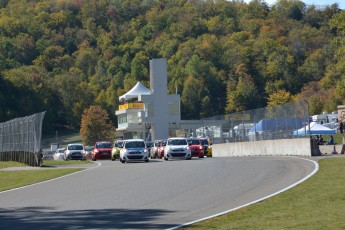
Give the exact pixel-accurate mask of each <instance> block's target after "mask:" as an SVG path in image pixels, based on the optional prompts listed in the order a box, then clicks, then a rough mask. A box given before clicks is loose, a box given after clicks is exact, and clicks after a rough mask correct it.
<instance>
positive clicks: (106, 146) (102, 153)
mask: <svg viewBox="0 0 345 230" xmlns="http://www.w3.org/2000/svg"><path fill="white" fill-rule="evenodd" d="M112 149H113V144H112V143H111V142H110V141H98V142H96V143H95V145H94V146H93V148H92V154H91V157H92V158H91V159H92V160H93V161H95V160H100V159H110V158H111V150H112Z"/></svg>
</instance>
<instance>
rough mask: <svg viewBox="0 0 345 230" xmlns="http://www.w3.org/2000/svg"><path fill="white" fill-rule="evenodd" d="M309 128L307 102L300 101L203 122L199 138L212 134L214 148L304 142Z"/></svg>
mask: <svg viewBox="0 0 345 230" xmlns="http://www.w3.org/2000/svg"><path fill="white" fill-rule="evenodd" d="M308 124H309V105H308V102H307V101H299V102H292V103H287V104H282V105H277V106H271V107H265V108H260V109H255V110H247V111H243V112H237V113H230V114H224V115H218V116H214V117H208V118H204V119H202V120H201V124H199V128H197V129H196V135H197V136H207V132H209V133H210V135H211V136H212V142H213V143H215V144H216V143H227V142H245V141H247V142H249V141H263V140H277V139H292V138H305V137H308V136H309V132H308Z"/></svg>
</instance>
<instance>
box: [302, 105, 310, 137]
mask: <svg viewBox="0 0 345 230" xmlns="http://www.w3.org/2000/svg"><path fill="white" fill-rule="evenodd" d="M304 101H305V102H306V103H307V109H308V111H307V112H308V129H309V138H310V137H311V130H310V114H309V103H308V101H307V100H304Z"/></svg>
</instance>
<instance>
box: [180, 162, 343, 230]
mask: <svg viewBox="0 0 345 230" xmlns="http://www.w3.org/2000/svg"><path fill="white" fill-rule="evenodd" d="M319 165H320V169H319V171H318V172H317V173H316V174H315V175H314V176H313V177H311V178H310V179H308V180H307V181H305V182H303V183H302V184H300V185H298V186H296V187H294V188H292V189H290V190H288V191H286V192H284V193H282V194H279V195H277V196H275V197H272V198H270V199H267V200H265V201H262V202H260V203H257V204H254V205H250V206H248V207H245V208H242V209H239V210H237V211H234V212H231V213H228V214H226V215H222V216H219V217H216V218H213V219H210V220H207V221H203V222H200V223H197V224H194V225H191V226H188V227H186V229H265V230H267V229H274V230H276V229H308V230H309V229H345V221H344V213H345V158H328V159H322V160H320V161H319Z"/></svg>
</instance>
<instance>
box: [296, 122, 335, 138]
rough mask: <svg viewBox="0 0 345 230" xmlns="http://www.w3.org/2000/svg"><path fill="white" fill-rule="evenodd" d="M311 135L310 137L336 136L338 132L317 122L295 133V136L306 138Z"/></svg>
mask: <svg viewBox="0 0 345 230" xmlns="http://www.w3.org/2000/svg"><path fill="white" fill-rule="evenodd" d="M309 126H310V132H309ZM309 133H310V135H330V134H336V130H334V129H330V128H328V127H326V126H323V125H320V124H318V123H316V122H310V125H307V126H305V127H303V128H300V129H299V130H295V131H293V135H294V136H306V135H308V134H309Z"/></svg>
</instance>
